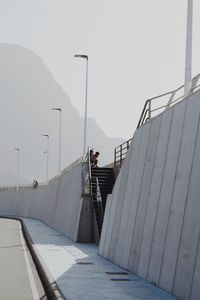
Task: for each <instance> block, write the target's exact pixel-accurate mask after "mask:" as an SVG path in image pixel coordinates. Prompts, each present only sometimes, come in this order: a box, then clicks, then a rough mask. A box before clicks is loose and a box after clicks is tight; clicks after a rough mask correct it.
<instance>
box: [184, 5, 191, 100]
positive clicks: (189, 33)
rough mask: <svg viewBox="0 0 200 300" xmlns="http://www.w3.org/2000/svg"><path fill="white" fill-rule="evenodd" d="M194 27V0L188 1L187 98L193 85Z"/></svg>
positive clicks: (185, 93) (185, 92)
mask: <svg viewBox="0 0 200 300" xmlns="http://www.w3.org/2000/svg"><path fill="white" fill-rule="evenodd" d="M192 25H193V0H188V8H187V33H186V54H185V86H184V96H185V97H187V96H188V94H189V92H190V89H191V84H192Z"/></svg>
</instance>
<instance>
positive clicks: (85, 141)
mask: <svg viewBox="0 0 200 300" xmlns="http://www.w3.org/2000/svg"><path fill="white" fill-rule="evenodd" d="M74 57H79V58H84V59H85V60H86V87H85V119H84V135H83V155H84V154H85V153H86V152H87V102H88V99H87V98H88V56H87V55H82V54H76V55H74Z"/></svg>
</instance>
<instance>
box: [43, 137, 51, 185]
mask: <svg viewBox="0 0 200 300" xmlns="http://www.w3.org/2000/svg"><path fill="white" fill-rule="evenodd" d="M42 136H44V137H46V138H47V150H46V151H44V153H45V154H47V170H46V181H48V178H49V175H48V173H49V135H48V134H42Z"/></svg>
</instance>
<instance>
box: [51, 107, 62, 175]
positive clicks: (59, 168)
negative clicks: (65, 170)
mask: <svg viewBox="0 0 200 300" xmlns="http://www.w3.org/2000/svg"><path fill="white" fill-rule="evenodd" d="M52 110H57V111H59V112H60V126H59V127H60V128H59V166H58V170H59V175H60V172H61V113H62V109H61V108H59V107H54V108H52Z"/></svg>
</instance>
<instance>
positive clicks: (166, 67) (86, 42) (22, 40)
mask: <svg viewBox="0 0 200 300" xmlns="http://www.w3.org/2000/svg"><path fill="white" fill-rule="evenodd" d="M186 8H187V0H151V1H150V0H137V1H136V0H17V1H16V0H0V42H2V43H13V44H18V45H21V46H25V47H27V48H29V49H31V50H32V51H33V52H35V53H36V54H37V55H39V56H40V57H41V58H42V59H43V60H44V62H45V64H46V66H47V67H48V68H49V70H50V71H51V73H52V74H53V76H54V78H55V79H56V81H57V82H58V83H59V84H60V85H61V86H62V87H63V89H64V90H65V92H66V93H67V94H68V95H69V97H70V99H71V101H72V103H73V105H74V106H75V107H76V108H77V109H78V111H79V112H80V114H81V115H83V113H84V93H85V90H84V89H85V62H84V60H81V59H75V58H73V55H74V54H77V53H78V54H79V53H82V54H87V55H88V56H89V95H88V105H89V106H88V114H89V116H90V117H92V118H94V119H95V120H96V121H97V123H98V124H99V125H100V127H101V128H102V129H103V130H104V132H105V133H106V134H107V135H108V136H113V137H117V136H119V137H122V138H124V139H128V138H130V137H132V135H133V132H134V130H135V127H136V124H137V122H138V119H139V116H140V113H141V110H142V107H143V105H144V102H145V100H146V99H148V98H150V97H152V96H155V95H158V94H160V93H163V92H166V91H169V90H171V89H174V88H176V87H178V86H179V85H182V84H183V81H184V61H185V32H186ZM199 29H200V0H194V38H193V39H194V50H193V54H194V57H193V75H196V74H197V73H199V72H200V68H199V66H200V58H199V53H200V30H199Z"/></svg>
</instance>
